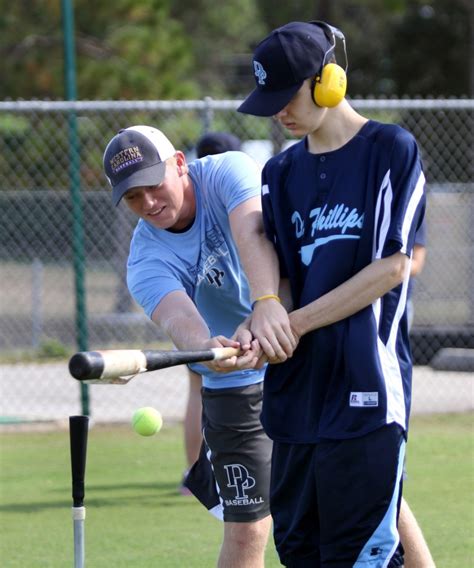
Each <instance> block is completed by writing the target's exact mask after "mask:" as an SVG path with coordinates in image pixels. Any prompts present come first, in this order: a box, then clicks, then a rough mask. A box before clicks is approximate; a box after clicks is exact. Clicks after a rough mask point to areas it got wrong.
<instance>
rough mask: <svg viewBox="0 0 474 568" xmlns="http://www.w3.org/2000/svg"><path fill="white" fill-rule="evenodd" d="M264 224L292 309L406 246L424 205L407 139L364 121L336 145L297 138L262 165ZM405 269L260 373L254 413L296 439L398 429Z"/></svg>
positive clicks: (404, 381)
mask: <svg viewBox="0 0 474 568" xmlns="http://www.w3.org/2000/svg"><path fill="white" fill-rule="evenodd" d="M262 176H263V177H262V202H263V216H264V223H265V230H266V232H267V236H268V238H269V239H270V240H272V242H274V243H275V246H276V249H277V252H278V256H279V260H280V267H281V274H282V277H287V278H289V281H290V286H291V292H292V298H293V305H294V308H295V309H297V308H300V307H302V306H305V305H307V304H309V303H310V302H312V301H314V300H316V299H317V298H319V297H320V296H322V295H324V294H325V293H327V292H329V291H331V290H332V289H334V288H336V287H337V286H338V285H340V284H342V283H343V282H345V281H346V280H348V279H349V278H351V277H352V276H353V275H354V274H356V273H357V272H359V271H360V270H361V269H362V268H364V267H365V266H367V265H368V264H370V263H371V262H372V261H374V260H376V259H380V258H384V257H387V256H390V255H392V254H394V253H396V252H398V251H401V252H403V253H405V254H407V255H408V256H410V255H411V251H412V247H413V243H414V236H415V232H416V229H417V227H418V225H419V224H420V223H421V220H422V216H423V212H424V193H423V188H424V175H423V172H422V166H421V161H420V157H419V153H418V148H417V145H416V142H415V140H414V138H413V137H412V136H411V134H409V133H408V132H407V131H406V130H404V129H402V128H401V127H399V126H396V125H383V124H380V123H377V122H374V121H369V122H367V123H366V124H365V125H364V126H363V127H362V129H361V130H360V132H359V133H358V134H357V135H356V136H355V137H354V138H352V139H351V140H350V141H349V142H348V143H347V144H345V145H344V146H343V147H342V148H340V149H338V150H335V151H332V152H327V153H324V154H311V153H309V152H308V150H307V147H306V140H302V141H301V142H299V143H297V144H295V145H294V146H291V147H290V148H289V149H288V150H286V151H285V152H282V153H281V154H279V155H277V156H275V157H273V158H272V159H271V160H269V161H268V162H267V164H266V165H265V168H264V170H263V174H262ZM407 284H408V275H407V278H406V280H405V281H404V282H403V284H401V285H400V286H398V287H396V288H395V289H393V290H391V291H390V292H388V293H387V294H386V295H385V296H383V297H382V298H381V299H380V300H378V301H377V302H375V303H374V304H372V305H370V306H368V307H366V308H365V309H363V310H361V311H359V312H357V313H356V314H354V315H353V316H351V317H349V318H346V319H344V320H342V321H339V322H336V323H334V324H332V325H328V326H326V327H323V328H320V329H317V330H314V331H312V332H310V333H308V334H306V335H305V336H304V337H303V338H302V339H301V341H300V344H299V345H298V348H297V349H296V351H295V353H294V355H293V357H292V358H290V359H289V360H288V361H286V362H285V363H282V364H279V365H270V367H269V368H268V369H267V372H266V375H265V389H264V404H263V410H262V422H263V424H264V427H265V429H266V431H267V433H268V434H269V436H270V437H271V438H273V439H275V440H279V441H282V442H293V443H312V442H317V441H319V440H320V439H323V438H329V439H344V438H350V437H356V436H361V435H363V434H365V433H367V432H370V431H372V430H375V429H376V428H379V427H381V426H383V425H385V424H390V423H398V424H400V425H401V426H402V427H403V428H404V429H406V428H407V425H408V424H407V422H408V414H409V407H410V398H411V353H410V346H409V341H408V330H407V322H406V314H405V307H406V292H407Z"/></svg>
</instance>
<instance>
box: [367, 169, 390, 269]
mask: <svg viewBox="0 0 474 568" xmlns="http://www.w3.org/2000/svg"><path fill="white" fill-rule="evenodd" d="M392 198H393V191H392V184H391V183H390V170H388V171H387V173H386V174H385V177H384V178H383V180H382V185H381V186H380V191H379V194H378V196H377V204H376V206H375V222H374V227H375V234H374V246H373V252H372V260H375V259H377V258H382V249H383V245H384V243H385V239H386V238H387V231H388V229H389V227H390V219H391V215H390V214H391V206H392ZM382 199H383V219H382V222H381V223H380V232H379V233H378V232H377V227H378V226H379V218H380V215H381V211H380V210H381V208H382Z"/></svg>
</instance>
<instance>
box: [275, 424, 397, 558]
mask: <svg viewBox="0 0 474 568" xmlns="http://www.w3.org/2000/svg"><path fill="white" fill-rule="evenodd" d="M404 453H405V439H404V435H403V431H402V429H401V428H400V427H399V426H398V425H395V424H392V425H389V426H384V427H382V428H379V429H378V430H375V431H374V432H371V433H369V434H367V435H365V436H362V437H360V438H352V439H346V440H325V441H322V442H320V443H317V444H286V443H281V442H276V441H274V443H273V457H272V476H271V486H270V502H271V513H272V516H273V523H274V539H275V545H276V548H277V551H278V554H279V556H280V561H281V563H282V564H283V565H284V566H287V567H289V568H303V567H304V568H306V567H307V568H310V567H311V568H320V567H321V568H323V567H324V568H329V567H330V568H349V567H351V568H352V567H357V568H362V567H367V568H368V567H370V568H382V567H388V568H394V567H395V566H401V565H403V556H402V552H403V549H401V546H399V535H398V530H397V519H398V512H399V508H400V500H401V490H402V470H403V461H404Z"/></svg>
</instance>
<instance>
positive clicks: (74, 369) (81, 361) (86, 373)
mask: <svg viewBox="0 0 474 568" xmlns="http://www.w3.org/2000/svg"><path fill="white" fill-rule="evenodd" d="M103 371H104V360H103V358H102V355H101V354H100V353H98V352H97V351H87V352H86V351H83V352H80V353H76V354H75V355H73V356H72V357H71V358H70V359H69V372H70V373H71V375H72V376H73V377H74V378H75V379H77V380H78V381H85V380H89V379H98V378H99V377H100V376H101V375H102V373H103Z"/></svg>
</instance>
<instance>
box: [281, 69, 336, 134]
mask: <svg viewBox="0 0 474 568" xmlns="http://www.w3.org/2000/svg"><path fill="white" fill-rule="evenodd" d="M326 110H327V109H324V108H320V107H318V106H316V105H315V104H314V101H313V99H312V97H311V79H306V81H305V82H304V83H303V84H302V85H301V87H300V89H299V90H298V91H297V92H296V94H295V96H294V97H293V98H292V99H291V101H290V102H289V103H288V104H287V105H286V106H285V107H284V108H283V109H282V110H281V111H280V112H279V113H278V114H276V115H275V119H276V120H278V121H279V122H280V124H281V125H282V126H284V127H285V128H286V129H287V130H289V131H290V132H291V134H292V135H293V136H295V137H296V138H302V137H303V136H306V135H307V134H310V133H311V132H314V131H315V130H318V128H319V127H320V126H321V123H322V120H323V118H324V116H325V114H326V112H325V111H326Z"/></svg>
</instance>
